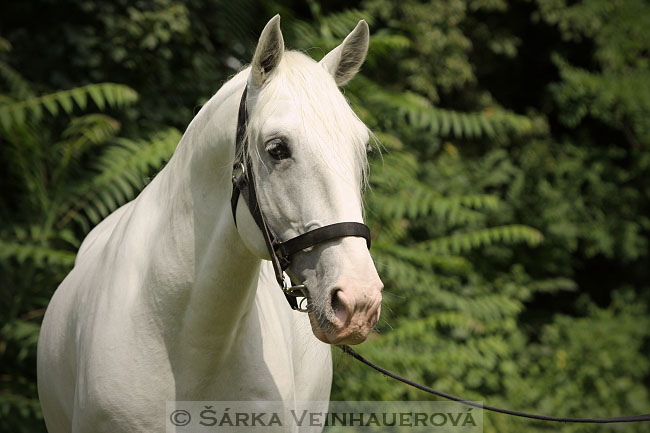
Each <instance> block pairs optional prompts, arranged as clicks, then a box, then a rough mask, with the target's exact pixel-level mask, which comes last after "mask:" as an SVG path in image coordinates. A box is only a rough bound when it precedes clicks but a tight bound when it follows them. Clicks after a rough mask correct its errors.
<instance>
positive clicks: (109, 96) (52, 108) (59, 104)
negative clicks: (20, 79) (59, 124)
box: [0, 83, 138, 130]
mask: <svg viewBox="0 0 650 433" xmlns="http://www.w3.org/2000/svg"><path fill="white" fill-rule="evenodd" d="M137 98H138V95H137V93H136V92H135V90H133V89H131V88H130V87H128V86H125V85H122V84H114V83H99V84H89V85H87V86H83V87H77V88H74V89H70V90H63V91H60V92H55V93H50V94H47V95H42V96H37V97H32V98H27V99H24V100H21V101H17V102H12V103H9V104H4V105H0V125H2V126H3V127H4V128H5V130H9V129H10V128H11V126H12V125H15V124H22V123H23V122H24V121H25V118H26V117H27V116H28V115H29V116H32V117H33V118H35V119H40V118H41V117H42V116H43V112H44V111H47V112H49V113H50V114H51V115H52V116H56V115H57V114H59V112H60V110H63V111H64V112H65V113H67V114H70V113H71V112H72V110H73V109H74V107H75V105H76V106H77V107H79V108H80V109H82V110H83V109H85V108H86V106H87V104H88V99H91V100H92V101H93V102H94V103H95V105H97V107H99V108H100V109H104V108H105V107H106V106H109V107H123V106H126V105H128V104H131V103H133V102H135V101H136V100H137Z"/></svg>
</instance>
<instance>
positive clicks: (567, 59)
mask: <svg viewBox="0 0 650 433" xmlns="http://www.w3.org/2000/svg"><path fill="white" fill-rule="evenodd" d="M348 6H349V7H348ZM348 6H344V5H343V3H341V2H319V1H315V0H311V1H308V2H306V3H305V2H293V1H289V0H287V1H285V0H282V1H274V2H268V1H262V2H253V1H252V0H243V1H239V2H232V1H226V0H192V1H189V0H188V1H186V0H155V1H151V2H142V1H136V2H133V1H130V0H116V1H112V2H97V1H95V0H80V1H74V2H69V3H66V8H65V13H61V8H60V6H59V5H58V4H57V5H55V4H54V3H52V2H45V1H35V2H28V3H24V2H22V3H21V2H13V3H12V2H9V3H8V4H7V5H6V6H4V7H3V14H0V28H2V29H3V35H2V36H3V37H4V38H5V39H3V38H0V145H1V146H0V160H1V161H2V165H3V170H1V171H0V182H1V183H2V185H3V189H4V192H3V197H2V200H3V202H2V207H0V222H2V229H0V268H1V269H2V271H1V272H2V275H3V277H4V278H3V286H2V287H1V288H0V290H2V295H3V296H1V297H0V303H1V305H2V308H1V309H0V312H1V313H0V323H1V324H2V325H1V326H0V365H2V369H1V370H0V430H3V431H4V430H6V431H37V430H39V429H40V430H42V424H41V423H40V421H39V420H40V409H39V406H38V404H37V400H36V389H35V381H34V379H35V378H34V374H35V373H34V369H35V362H34V360H35V343H36V335H37V333H38V320H39V318H40V316H41V315H42V312H43V308H44V307H45V305H47V302H48V299H49V298H50V296H51V293H52V291H53V290H54V288H55V287H56V285H57V284H58V283H59V282H60V281H61V280H62V278H63V277H64V276H65V275H66V273H67V271H68V269H69V267H70V266H71V264H72V262H73V260H74V254H75V250H76V249H77V248H78V246H79V244H80V241H81V240H82V239H83V237H84V236H85V234H86V233H87V231H88V230H89V229H90V228H91V227H92V226H93V225H94V224H96V223H97V222H98V221H99V220H101V219H102V218H104V217H105V216H106V215H108V214H109V213H110V212H112V211H113V210H114V209H116V208H117V207H118V206H120V205H121V204H123V203H125V202H126V201H128V200H130V199H132V198H133V197H134V196H135V195H136V194H137V193H138V191H139V190H140V189H141V188H142V187H143V186H144V185H145V184H146V182H147V179H148V176H150V175H151V174H152V173H153V172H155V171H156V170H157V169H159V168H160V166H161V165H162V164H164V161H165V160H166V158H167V157H168V156H169V154H170V153H171V151H172V149H173V147H174V145H175V143H176V142H177V141H178V138H179V136H180V133H179V132H178V131H177V130H175V129H173V128H171V129H170V125H171V126H175V127H185V126H186V125H187V124H188V122H189V121H190V119H191V117H192V115H193V113H195V112H196V108H197V106H198V105H200V104H201V103H202V102H203V101H205V100H207V98H209V96H210V95H211V94H212V93H214V91H216V90H217V89H218V88H219V87H220V85H221V83H223V82H224V81H225V80H226V79H227V78H228V77H229V76H231V75H232V74H233V73H235V72H236V71H237V70H238V69H239V68H240V67H241V66H242V64H243V63H246V62H248V61H249V59H250V57H251V54H252V50H253V49H254V46H255V41H256V38H257V35H258V31H259V29H261V28H262V26H263V25H264V24H265V23H266V21H267V20H268V18H269V17H270V16H272V15H273V14H275V13H278V12H279V13H281V14H282V27H283V32H284V35H285V40H286V42H287V45H288V46H289V47H291V48H296V49H301V50H305V51H307V52H308V53H309V54H310V55H312V56H314V57H315V58H317V59H318V58H320V57H321V56H323V55H325V53H326V52H327V51H329V50H330V49H332V48H333V47H335V46H336V45H337V44H338V43H340V41H341V38H343V37H345V36H346V35H347V34H348V32H349V31H350V29H351V28H353V27H354V25H355V24H356V23H357V21H358V20H359V19H361V18H364V19H366V20H367V21H368V22H369V24H370V26H371V41H370V42H371V43H370V50H369V54H368V58H367V60H366V63H365V64H364V67H363V69H362V72H361V74H360V75H358V76H357V77H356V78H355V79H354V80H353V81H352V82H351V83H350V84H349V85H348V86H346V88H345V89H344V93H345V96H346V97H347V98H348V99H349V101H350V102H351V105H352V106H353V108H354V109H355V111H356V112H357V113H358V115H359V117H360V118H361V119H362V120H363V121H365V122H366V123H367V124H368V125H369V126H370V127H371V128H372V129H373V131H374V132H375V134H376V137H377V140H378V146H377V147H379V148H383V151H382V152H381V154H380V153H379V152H377V153H374V154H373V155H372V156H371V176H370V188H369V189H368V192H367V194H366V196H365V201H366V203H365V209H366V212H367V222H368V224H369V225H370V227H371V229H372V234H373V249H372V254H373V257H374V259H375V262H376V264H377V268H378V270H379V272H380V275H381V277H382V279H383V281H384V283H385V286H386V289H385V298H384V299H385V302H384V305H383V309H382V321H381V322H380V324H379V325H378V329H377V331H378V332H377V334H375V335H373V336H371V338H370V339H369V341H368V342H367V343H365V344H364V345H363V346H362V347H361V348H360V351H361V352H362V353H363V354H364V355H367V356H368V357H369V358H371V359H373V360H375V361H377V362H379V363H380V364H382V365H384V366H386V367H388V368H390V369H393V370H395V371H398V372H400V373H402V374H404V375H406V376H407V377H410V378H412V379H414V380H418V381H421V382H423V383H426V384H429V385H431V386H433V387H435V388H438V389H440V390H443V391H447V392H451V393H456V394H460V395H462V396H464V397H466V398H470V399H476V400H480V401H485V402H487V403H490V404H493V405H501V406H505V407H511V408H515V409H522V410H529V411H533V412H538V413H550V414H555V415H571V416H606V415H622V414H629V413H634V412H647V408H648V407H649V406H650V397H649V395H648V386H647V384H648V377H649V374H650V365H649V363H648V359H647V348H648V343H649V342H650V326H649V324H648V323H647V322H648V320H647V317H648V305H649V304H650V288H649V286H648V281H650V268H648V266H647V264H648V263H649V262H650V250H649V248H650V242H649V241H648V240H649V239H650V217H649V216H648V215H650V206H649V205H648V204H649V203H650V183H649V182H650V127H649V123H648V119H650V105H649V102H648V101H650V86H649V85H648V83H650V62H649V61H648V52H650V37H649V36H648V35H649V33H648V31H647V29H648V28H650V21H649V20H650V10H649V8H650V6H648V4H647V2H644V1H643V0H620V1H610V0H587V1H582V2H570V1H567V0H551V1H547V0H544V1H542V0H534V1H533V0H531V1H525V2H508V1H505V0H448V1H445V2H422V1H419V0H402V1H399V2H394V1H390V0H364V1H361V2H354V4H350V5H348ZM61 35H64V37H61ZM12 47H14V49H12ZM107 82H119V83H123V84H122V85H117V84H110V83H107ZM32 83H33V84H32ZM90 83H104V84H90ZM52 89H71V90H64V91H52ZM131 89H136V90H137V98H138V99H137V105H136V104H135V103H136V93H135V91H134V90H131ZM97 110H105V111H106V112H104V113H98V112H96V111H97ZM109 110H110V111H109ZM152 131H158V132H152ZM118 133H119V134H120V135H121V137H119V138H118V137H117V135H118ZM336 353H338V352H335V354H336ZM335 356H336V359H335V367H336V369H335V384H334V388H333V397H332V398H333V399H344V400H345V399H361V400H364V399H416V400H422V399H426V398H429V397H428V396H426V395H423V394H422V393H420V392H418V391H415V390H412V389H409V388H406V387H404V386H401V385H398V384H396V383H394V382H391V381H387V380H384V379H381V378H380V377H378V376H377V375H376V374H375V373H372V372H371V371H369V370H367V369H366V368H364V367H363V366H361V365H360V364H358V363H356V362H355V361H353V360H351V359H349V358H346V357H341V356H340V355H335ZM15 414H18V415H17V416H16V415H15ZM10 415H11V416H10ZM484 428H485V431H486V433H491V432H500V433H506V432H519V431H565V432H573V431H599V432H600V431H602V432H606V431H625V432H635V431H639V432H641V431H643V427H641V426H635V425H630V424H628V425H618V426H599V427H598V428H597V429H595V428H593V427H591V426H580V425H575V426H572V425H549V424H542V423H531V422H529V421H520V420H516V419H513V418H510V417H504V416H502V415H486V416H485V426H484Z"/></svg>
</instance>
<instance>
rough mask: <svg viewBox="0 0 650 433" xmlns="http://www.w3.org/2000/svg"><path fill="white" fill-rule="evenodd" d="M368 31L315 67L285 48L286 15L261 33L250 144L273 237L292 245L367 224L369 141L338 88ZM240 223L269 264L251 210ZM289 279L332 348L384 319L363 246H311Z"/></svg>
mask: <svg viewBox="0 0 650 433" xmlns="http://www.w3.org/2000/svg"><path fill="white" fill-rule="evenodd" d="M368 41H369V31H368V25H367V24H366V22H365V21H360V22H359V24H358V25H357V26H356V28H355V29H354V30H353V31H352V32H351V33H350V34H349V35H348V36H347V37H346V38H345V40H344V41H343V42H342V43H341V45H339V46H338V47H336V48H335V49H333V50H332V51H331V52H330V53H329V54H327V55H326V56H325V57H324V58H323V60H321V61H320V62H316V61H314V60H312V59H311V58H309V57H308V56H306V55H304V54H302V53H300V52H295V51H287V50H285V48H284V40H283V37H282V32H281V30H280V17H279V16H275V17H274V18H273V19H271V20H270V21H269V23H268V24H267V25H266V27H265V28H264V30H263V32H262V34H261V36H260V40H259V43H258V46H257V48H256V51H255V55H254V57H253V61H252V63H251V67H250V75H249V78H248V82H247V95H246V100H245V103H246V107H247V112H248V118H249V121H248V125H247V131H246V134H247V139H248V148H247V149H244V151H245V152H247V153H248V157H249V158H250V160H251V162H252V169H253V171H254V173H255V179H256V181H255V184H256V190H257V200H258V203H259V207H260V210H261V213H262V214H263V215H264V218H265V220H266V223H267V225H268V228H269V230H270V231H271V232H272V233H273V236H274V237H275V238H276V239H278V240H280V241H286V240H288V239H291V238H294V237H296V236H298V235H300V234H303V233H305V232H308V231H310V230H313V229H316V228H319V227H324V226H327V225H330V224H334V223H338V222H342V221H351V222H362V221H363V209H362V199H361V190H362V187H363V184H364V181H365V176H366V172H367V158H366V152H367V149H368V142H369V138H370V136H371V133H370V132H369V130H368V128H367V127H366V126H365V125H364V123H363V122H362V121H361V120H360V119H359V118H358V117H357V116H356V115H355V114H354V112H353V111H352V109H351V108H350V106H349V105H348V103H347V101H346V99H345V98H344V96H343V95H342V94H341V92H340V90H339V86H342V85H344V84H345V83H347V82H348V81H349V80H350V79H352V77H353V76H354V75H355V74H356V73H357V72H358V70H359V68H360V66H361V64H362V63H363V61H364V59H365V56H366V53H367V50H368ZM238 209H239V210H238V211H237V218H238V219H239V218H240V217H241V218H242V219H246V218H248V220H247V221H248V223H246V222H244V223H241V224H239V226H238V227H239V232H240V235H241V237H242V239H243V241H244V243H245V244H246V245H247V247H248V248H249V249H250V250H251V251H252V252H253V253H254V254H255V255H257V256H258V257H260V258H266V259H268V258H269V253H268V251H267V248H266V245H265V243H264V240H263V238H262V237H261V234H260V230H258V229H256V228H253V227H254V223H252V218H251V217H250V213H248V212H246V213H248V215H247V216H245V215H240V214H241V213H242V210H241V209H242V208H241V207H239V208H238ZM287 273H288V274H289V275H290V276H291V279H292V280H294V281H299V282H300V283H301V284H305V286H306V287H307V291H308V293H307V295H308V299H309V307H308V310H309V311H308V314H309V317H310V322H311V325H312V330H313V332H314V335H315V336H316V337H317V338H319V339H320V340H321V341H323V342H326V343H330V344H344V343H348V344H357V343H361V342H363V341H364V340H365V339H366V337H367V336H368V334H369V332H370V330H371V329H372V328H373V327H374V326H375V324H376V323H377V321H378V319H379V314H380V309H381V299H382V295H381V292H382V288H383V284H382V282H381V280H380V279H379V276H378V275H377V271H376V269H375V266H374V264H373V261H372V258H371V257H370V254H369V252H368V248H367V245H366V240H365V239H363V238H361V237H354V236H346V237H340V238H336V239H331V240H328V241H325V242H321V243H318V244H316V245H313V246H311V247H309V248H306V249H304V250H302V251H300V252H298V253H296V254H295V255H293V257H292V260H291V265H290V266H289V267H288V269H287Z"/></svg>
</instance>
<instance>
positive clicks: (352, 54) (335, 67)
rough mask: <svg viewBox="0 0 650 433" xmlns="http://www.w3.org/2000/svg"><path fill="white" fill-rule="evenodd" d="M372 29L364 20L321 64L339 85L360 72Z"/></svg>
mask: <svg viewBox="0 0 650 433" xmlns="http://www.w3.org/2000/svg"><path fill="white" fill-rule="evenodd" d="M369 42H370V30H369V29H368V23H366V22H365V21H364V20H361V21H359V24H357V26H356V27H355V28H354V30H352V32H351V33H350V34H349V35H348V36H347V37H346V38H345V40H344V41H343V43H342V44H341V45H339V46H338V47H336V48H334V49H333V50H332V51H330V52H329V53H328V54H327V55H326V56H325V57H324V58H323V60H321V61H320V64H321V65H323V67H324V68H325V69H327V70H328V71H329V73H330V74H332V76H333V77H334V81H336V84H337V85H339V86H343V85H344V84H346V83H347V82H348V81H350V80H351V79H352V77H354V76H355V75H356V73H357V72H359V68H361V65H362V64H363V61H364V60H365V59H366V54H367V53H368V43H369Z"/></svg>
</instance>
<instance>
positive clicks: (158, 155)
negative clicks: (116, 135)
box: [59, 129, 181, 227]
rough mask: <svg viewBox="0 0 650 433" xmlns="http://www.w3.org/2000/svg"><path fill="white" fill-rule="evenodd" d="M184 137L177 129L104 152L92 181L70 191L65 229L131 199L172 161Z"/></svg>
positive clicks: (63, 222)
mask: <svg viewBox="0 0 650 433" xmlns="http://www.w3.org/2000/svg"><path fill="white" fill-rule="evenodd" d="M180 138H181V133H180V132H179V131H178V130H176V129H169V130H167V131H164V132H161V133H158V134H156V135H155V136H154V137H153V138H152V139H151V140H149V141H147V140H129V139H126V138H122V139H119V140H118V141H117V144H116V145H114V146H111V147H110V148H108V149H107V151H106V152H104V153H103V154H102V155H101V157H100V158H99V160H98V161H97V163H96V164H95V167H94V168H95V170H96V171H97V172H98V174H96V175H95V176H93V177H92V178H91V180H90V181H89V182H87V183H85V184H83V185H81V186H79V187H77V188H76V189H75V190H74V191H72V192H71V194H70V196H69V198H68V199H67V200H66V202H65V203H63V204H62V206H61V208H60V214H63V215H62V219H61V221H60V222H59V227H64V226H65V225H66V224H67V223H68V222H69V221H70V220H71V219H73V218H74V219H75V220H76V221H78V222H80V223H81V224H82V225H84V226H86V225H87V224H88V222H90V223H91V224H96V223H98V222H99V221H100V220H101V219H102V218H104V217H106V216H107V215H108V214H109V213H111V212H112V211H114V210H115V209H117V208H118V207H119V206H121V205H122V204H124V203H126V202H127V201H129V200H131V199H132V198H133V197H135V195H136V194H137V193H138V192H139V191H140V190H141V189H142V188H143V187H144V186H145V184H146V182H147V178H148V175H149V174H150V173H151V172H152V171H156V170H159V169H160V168H161V167H162V166H163V164H164V162H165V161H166V160H168V159H169V157H170V156H171V154H172V153H173V151H174V149H175V148H176V145H177V144H178V142H179V140H180Z"/></svg>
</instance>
